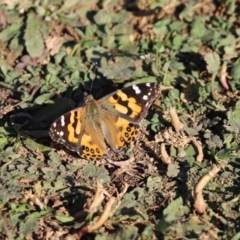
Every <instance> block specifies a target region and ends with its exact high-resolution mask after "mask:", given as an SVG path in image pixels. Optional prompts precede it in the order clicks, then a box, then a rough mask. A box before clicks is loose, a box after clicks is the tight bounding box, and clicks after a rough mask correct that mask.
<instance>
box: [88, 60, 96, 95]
mask: <svg viewBox="0 0 240 240" xmlns="http://www.w3.org/2000/svg"><path fill="white" fill-rule="evenodd" d="M96 69H97V63H96V62H95V63H94V69H93V73H94V74H96ZM93 81H94V79H93V80H92V83H91V87H90V93H92V88H93Z"/></svg>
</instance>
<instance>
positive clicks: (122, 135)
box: [115, 118, 138, 148]
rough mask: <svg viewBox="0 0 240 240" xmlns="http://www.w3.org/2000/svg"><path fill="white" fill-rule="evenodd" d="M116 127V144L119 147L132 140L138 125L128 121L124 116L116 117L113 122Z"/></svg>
mask: <svg viewBox="0 0 240 240" xmlns="http://www.w3.org/2000/svg"><path fill="white" fill-rule="evenodd" d="M115 124H116V126H117V129H118V132H117V136H116V138H117V140H118V141H117V145H118V146H119V148H120V147H124V146H126V145H128V144H129V143H130V142H132V141H133V140H134V138H135V136H136V134H137V128H138V126H136V125H134V124H132V123H130V122H129V121H128V120H126V119H124V118H118V120H117V122H116V123H115Z"/></svg>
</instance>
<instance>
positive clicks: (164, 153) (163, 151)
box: [161, 143, 172, 164]
mask: <svg viewBox="0 0 240 240" xmlns="http://www.w3.org/2000/svg"><path fill="white" fill-rule="evenodd" d="M161 159H162V161H163V162H164V163H166V164H170V163H172V159H171V157H169V155H168V153H167V151H166V145H165V143H162V144H161Z"/></svg>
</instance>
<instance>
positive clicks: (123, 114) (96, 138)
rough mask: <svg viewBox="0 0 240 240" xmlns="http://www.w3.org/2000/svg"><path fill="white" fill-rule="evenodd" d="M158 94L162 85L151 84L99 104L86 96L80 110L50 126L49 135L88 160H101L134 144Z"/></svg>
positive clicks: (122, 93)
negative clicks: (140, 124) (140, 126)
mask: <svg viewBox="0 0 240 240" xmlns="http://www.w3.org/2000/svg"><path fill="white" fill-rule="evenodd" d="M159 91H160V85H159V84H157V83H152V82H151V83H141V84H136V85H132V86H129V87H126V88H123V89H121V90H117V91H115V92H113V93H110V94H108V95H107V96H104V97H102V98H100V99H99V100H95V99H94V98H93V96H92V95H90V94H89V95H86V96H85V99H84V103H83V105H82V106H81V107H78V108H76V109H73V110H72V111H69V112H67V113H65V114H63V115H62V116H60V117H59V118H58V119H57V120H56V121H55V122H54V123H53V124H52V125H51V127H50V131H49V135H50V137H51V138H52V140H53V141H56V142H58V143H61V144H63V145H64V146H65V147H67V148H68V149H70V150H71V151H75V152H77V153H78V154H79V155H80V156H81V157H83V158H85V159H90V160H97V159H101V158H103V157H104V155H106V153H107V148H108V147H107V146H110V148H111V149H112V150H113V151H114V152H118V151H121V150H122V149H124V148H126V147H127V146H128V145H129V143H130V142H132V141H133V140H134V138H135V136H136V134H137V132H138V131H137V130H138V127H139V123H140V122H141V121H142V120H143V119H144V118H145V116H146V115H147V112H148V109H149V107H150V106H151V104H152V102H153V101H154V100H155V98H156V96H157V94H158V93H159Z"/></svg>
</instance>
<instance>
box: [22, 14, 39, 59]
mask: <svg viewBox="0 0 240 240" xmlns="http://www.w3.org/2000/svg"><path fill="white" fill-rule="evenodd" d="M40 31H41V21H40V19H39V18H38V16H37V15H35V14H34V13H33V12H31V13H29V14H28V19H27V27H26V32H25V35H24V38H25V41H26V48H27V51H28V53H29V55H30V56H31V57H33V58H34V57H40V56H41V55H42V53H43V49H44V41H43V38H42V34H41V32H40Z"/></svg>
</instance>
